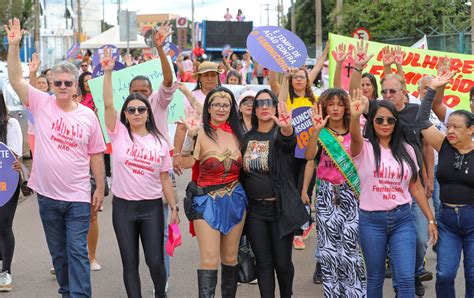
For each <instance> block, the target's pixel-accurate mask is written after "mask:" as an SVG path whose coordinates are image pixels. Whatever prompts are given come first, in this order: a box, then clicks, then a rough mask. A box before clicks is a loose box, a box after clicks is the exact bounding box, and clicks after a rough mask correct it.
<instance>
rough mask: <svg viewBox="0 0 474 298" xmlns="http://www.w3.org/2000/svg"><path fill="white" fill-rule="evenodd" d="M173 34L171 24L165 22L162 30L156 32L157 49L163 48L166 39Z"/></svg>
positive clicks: (161, 27)
mask: <svg viewBox="0 0 474 298" xmlns="http://www.w3.org/2000/svg"><path fill="white" fill-rule="evenodd" d="M172 33H173V30H171V24H170V22H164V23H163V24H161V26H160V28H158V29H157V30H155V35H154V41H155V46H156V47H162V46H163V43H164V42H165V40H166V38H167V37H168V36H170V35H171V34H172Z"/></svg>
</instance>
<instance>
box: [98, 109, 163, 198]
mask: <svg viewBox="0 0 474 298" xmlns="http://www.w3.org/2000/svg"><path fill="white" fill-rule="evenodd" d="M107 132H108V134H109V137H110V141H111V142H112V148H114V150H113V151H112V176H113V177H114V183H113V184H112V193H113V194H114V195H115V196H117V197H119V198H122V199H125V200H128V201H141V200H154V199H158V198H162V197H163V190H162V185H161V180H160V173H162V172H168V171H169V170H170V169H171V157H170V155H169V149H168V145H167V143H166V141H165V140H163V139H160V140H157V139H156V138H155V137H154V136H153V135H152V134H147V135H146V136H143V137H142V136H139V135H137V134H133V141H132V139H131V138H130V135H129V134H128V130H127V128H126V127H125V125H123V124H122V122H120V119H119V118H117V123H116V124H115V131H113V132H112V131H109V130H107ZM160 141H161V143H160Z"/></svg>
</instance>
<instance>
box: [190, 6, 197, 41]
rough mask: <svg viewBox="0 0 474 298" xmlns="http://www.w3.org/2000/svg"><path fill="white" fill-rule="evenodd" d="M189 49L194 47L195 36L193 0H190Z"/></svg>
mask: <svg viewBox="0 0 474 298" xmlns="http://www.w3.org/2000/svg"><path fill="white" fill-rule="evenodd" d="M191 41H192V43H193V44H192V45H191V50H192V49H193V48H194V47H195V44H196V37H195V36H194V0H191Z"/></svg>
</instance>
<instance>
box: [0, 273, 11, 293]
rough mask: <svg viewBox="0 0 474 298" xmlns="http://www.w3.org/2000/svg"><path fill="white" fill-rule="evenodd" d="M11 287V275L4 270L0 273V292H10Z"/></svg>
mask: <svg viewBox="0 0 474 298" xmlns="http://www.w3.org/2000/svg"><path fill="white" fill-rule="evenodd" d="M12 289H13V287H12V276H11V275H10V274H9V273H8V272H6V271H5V272H2V273H0V292H10V291H11V290H12Z"/></svg>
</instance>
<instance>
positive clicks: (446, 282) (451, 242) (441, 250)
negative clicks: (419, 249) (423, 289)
mask: <svg viewBox="0 0 474 298" xmlns="http://www.w3.org/2000/svg"><path fill="white" fill-rule="evenodd" d="M438 233H439V239H438V244H437V249H438V253H437V260H438V263H437V265H436V296H437V297H443V298H451V297H452V298H454V297H456V295H455V289H454V281H455V279H456V274H457V271H458V268H459V262H460V259H461V251H462V252H463V253H464V279H465V282H466V296H465V297H466V298H467V297H470V298H472V297H474V204H470V205H466V206H463V207H457V208H453V207H449V206H447V205H444V204H442V205H441V210H440V214H439V218H438Z"/></svg>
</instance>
